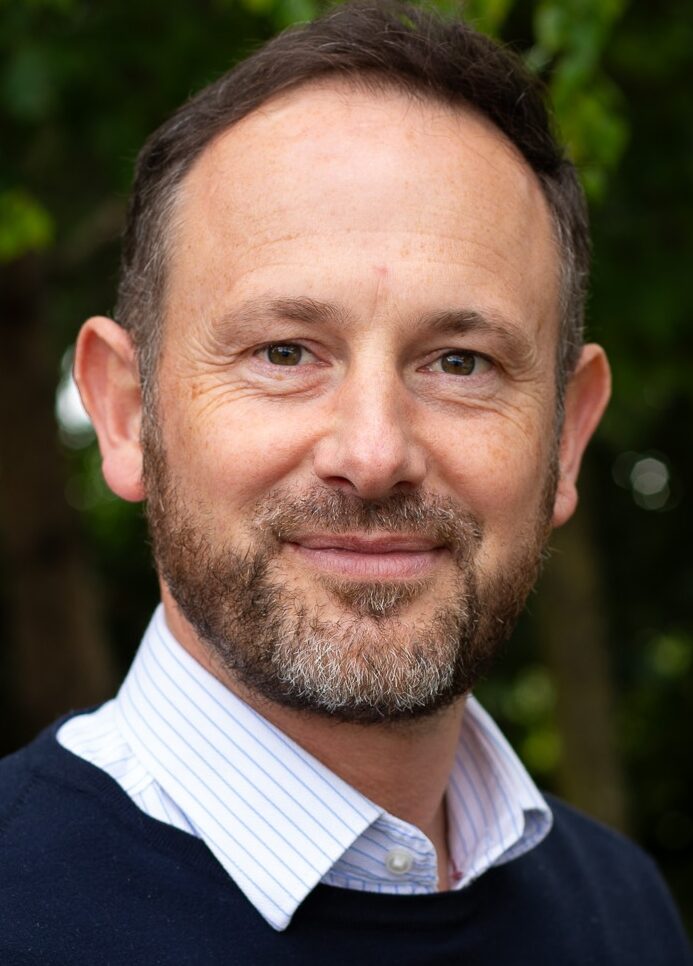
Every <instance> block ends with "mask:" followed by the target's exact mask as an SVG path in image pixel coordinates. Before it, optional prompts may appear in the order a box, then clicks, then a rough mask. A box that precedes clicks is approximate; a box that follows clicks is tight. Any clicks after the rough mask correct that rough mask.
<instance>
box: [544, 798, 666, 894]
mask: <svg viewBox="0 0 693 966" xmlns="http://www.w3.org/2000/svg"><path fill="white" fill-rule="evenodd" d="M546 798H547V801H548V802H549V805H550V806H551V811H552V812H553V816H554V826H553V829H552V831H551V833H550V835H549V836H548V838H547V840H546V846H547V851H549V852H551V854H552V859H553V861H554V862H559V863H560V864H561V866H562V867H564V868H565V869H568V868H572V869H574V870H575V871H576V872H579V873H584V874H588V875H590V878H593V877H594V876H599V875H606V878H607V879H608V880H609V881H620V880H621V879H625V880H626V881H627V882H631V881H632V878H633V876H634V875H635V874H636V873H637V874H638V875H639V876H641V877H642V876H644V879H642V880H641V881H642V882H643V883H644V884H647V885H650V884H654V883H655V882H656V883H657V884H659V883H660V882H661V878H660V875H659V872H658V871H657V867H656V866H655V864H654V862H653V861H652V859H651V858H650V857H649V856H648V855H647V853H646V852H644V851H643V850H642V849H641V848H640V847H639V846H638V845H636V844H635V843H634V842H632V841H631V840H630V839H628V838H626V837H625V836H624V835H622V834H621V833H620V832H616V831H614V829H611V828H609V827H608V826H606V825H603V824H602V823H601V822H598V821H596V820H595V819H593V818H590V817H589V816H587V815H585V814H584V813H582V812H580V811H578V809H576V808H573V807H572V806H571V805H568V804H567V803H566V802H563V801H561V800H560V799H557V798H554V797H553V796H550V795H547V796H546Z"/></svg>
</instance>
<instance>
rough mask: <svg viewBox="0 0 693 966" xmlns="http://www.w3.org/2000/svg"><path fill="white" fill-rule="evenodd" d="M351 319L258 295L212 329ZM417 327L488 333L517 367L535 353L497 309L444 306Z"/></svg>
mask: <svg viewBox="0 0 693 966" xmlns="http://www.w3.org/2000/svg"><path fill="white" fill-rule="evenodd" d="M350 320H351V316H350V315H349V313H348V312H347V311H346V310H345V309H344V308H343V307H342V306H340V305H338V304H336V303H334V302H325V301H322V300H320V299H313V298H309V297H307V296H300V297H298V298H275V297H271V296H260V297H259V298H252V299H248V300H247V301H245V302H242V303H241V304H240V305H239V306H238V307H237V308H236V309H233V310H232V311H230V312H227V313H225V314H224V315H223V316H221V318H219V319H218V320H217V321H216V322H215V323H214V328H215V330H216V331H217V333H218V334H219V335H222V336H223V335H225V334H227V333H228V335H231V334H232V333H233V332H236V333H237V332H238V331H239V330H241V331H242V330H243V329H244V328H246V327H254V326H257V325H258V324H262V323H263V322H274V321H277V322H281V321H283V322H302V323H306V324H308V325H320V324H323V325H324V324H332V325H337V326H339V327H343V326H346V325H347V324H348V323H349V322H350ZM417 327H418V328H420V329H421V330H422V331H424V332H436V333H439V334H440V335H451V336H452V335H455V336H466V335H469V334H471V333H478V334H481V335H488V336H490V337H491V338H492V339H493V340H494V341H495V342H496V343H497V344H499V345H500V347H501V351H502V352H503V353H504V354H505V355H507V356H508V357H509V358H511V359H512V360H513V362H514V363H515V364H516V365H519V366H520V367H525V366H530V365H531V363H532V361H533V360H534V358H535V356H536V351H535V348H534V346H533V344H532V340H531V339H530V338H529V337H528V336H527V335H526V334H525V333H524V332H523V331H522V329H521V328H520V327H519V325H518V324H517V323H515V322H511V321H510V320H509V319H506V318H504V317H502V316H501V315H499V314H498V313H496V312H494V313H485V312H479V311H477V310H475V309H446V310H443V311H439V312H433V313H426V314H424V315H422V316H420V317H419V318H418V319H417Z"/></svg>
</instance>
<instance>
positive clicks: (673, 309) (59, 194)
mask: <svg viewBox="0 0 693 966" xmlns="http://www.w3.org/2000/svg"><path fill="white" fill-rule="evenodd" d="M437 6H439V7H441V8H443V9H444V10H446V11H451V12H460V11H463V12H464V14H465V16H466V17H467V18H469V19H471V20H472V21H473V22H475V23H476V24H477V25H478V26H479V27H480V28H481V29H483V30H485V31H487V32H489V33H491V34H493V35H495V36H497V37H500V38H501V39H503V40H504V41H506V42H509V43H511V44H512V45H513V46H514V47H515V48H516V49H517V50H519V51H520V52H521V53H522V55H523V56H524V57H525V58H526V59H527V61H528V63H529V64H530V66H531V67H532V69H533V70H535V71H537V72H538V73H540V74H541V75H542V77H544V78H545V80H546V82H547V84H548V86H549V88H550V90H551V93H552V96H553V100H554V104H555V107H556V112H557V116H558V121H559V124H560V127H561V130H562V133H563V136H564V139H565V140H566V141H567V143H568V145H569V148H570V152H571V154H572V157H573V158H574V160H575V161H576V162H577V163H578V165H579V167H580V171H581V173H582V177H583V180H584V184H585V187H586V189H587V192H588V195H589V198H590V202H591V206H592V218H593V231H594V278H593V294H592V297H591V300H590V305H589V329H590V335H591V337H592V338H594V339H595V340H598V341H600V342H601V343H603V344H604V345H605V346H606V348H607V350H608V353H609V355H610V357H611V361H612V365H613V369H614V401H613V403H612V405H611V407H610V409H609V412H608V414H607V417H606V419H605V421H604V424H603V425H602V427H601V429H600V431H599V434H598V437H597V439H596V442H595V443H594V445H593V446H592V448H591V451H590V453H589V456H588V459H587V461H586V465H585V467H584V473H583V479H582V490H581V493H582V502H581V505H580V509H579V512H578V514H577V516H576V518H575V519H574V520H573V521H572V522H571V523H570V524H569V525H568V526H567V527H565V528H564V529H563V530H562V531H560V532H558V533H556V535H555V538H554V540H553V547H554V552H553V555H552V557H551V560H550V562H549V564H548V565H547V567H546V570H545V574H544V576H543V578H542V582H541V586H540V588H539V591H538V592H537V593H536V594H535V595H533V596H532V598H531V600H530V604H529V608H528V613H527V614H526V616H525V618H523V621H522V623H521V625H520V627H519V628H518V631H517V633H516V635H515V638H514V640H513V642H512V644H511V646H510V647H509V648H508V649H507V653H506V655H505V657H504V659H503V660H502V661H501V662H500V664H499V665H498V667H497V668H496V670H495V672H494V674H493V675H492V677H491V678H490V679H489V680H488V681H487V682H485V683H484V684H483V686H482V687H481V688H480V689H479V692H478V693H479V696H480V697H481V699H482V700H483V701H484V703H485V704H486V706H487V707H488V708H489V709H490V710H491V711H492V713H493V714H494V715H495V716H496V717H497V719H498V720H499V722H500V724H501V726H502V727H503V728H504V730H505V731H506V733H507V734H508V735H509V737H510V738H511V740H512V741H513V742H514V744H515V747H516V748H518V750H519V751H520V753H521V755H522V756H523V758H524V760H525V762H526V764H527V765H528V767H529V768H530V770H531V771H532V773H533V774H534V776H535V778H536V779H537V781H538V782H539V783H540V785H541V786H542V787H543V788H546V789H548V790H551V791H554V792H557V793H558V794H560V795H562V796H564V797H565V798H567V799H568V800H570V801H571V802H573V803H575V804H576V805H578V806H579V807H581V808H583V809H584V810H586V811H587V812H589V813H590V814H592V815H594V816H596V817H598V818H601V819H603V820H604V821H607V822H608V823H610V824H611V825H615V826H617V827H619V828H621V829H623V830H625V831H627V832H628V834H630V835H631V836H632V837H634V838H635V839H636V840H637V841H639V842H640V843H641V844H642V845H643V846H645V848H647V849H648V850H649V851H650V853H652V854H653V855H654V856H655V858H656V859H657V861H658V862H659V864H660V867H661V868H662V870H663V872H664V874H665V877H666V878H667V880H668V882H669V884H670V886H671V888H672V889H673V891H674V893H675V895H676V897H677V899H678V902H679V904H680V906H681V908H682V910H683V913H684V916H685V918H686V919H687V922H688V925H689V928H693V756H692V755H691V750H690V749H691V743H692V742H691V739H692V738H693V525H692V523H693V516H692V514H691V496H692V495H693V494H692V493H691V489H690V480H691V466H692V463H693V454H692V452H691V444H690V439H691V424H692V423H693V352H692V350H693V295H692V293H691V288H692V285H691V281H692V276H693V231H692V229H691V226H692V225H693V112H692V111H691V105H690V101H691V98H692V96H693V5H692V4H690V2H688V0H661V2H660V3H658V4H657V5H656V13H655V9H654V6H653V5H652V4H650V3H648V2H647V0H558V2H552V0H469V2H467V3H465V4H459V3H451V2H440V3H438V4H437ZM323 7H324V4H323V3H321V2H319V0H187V2H179V3H176V4H171V3H170V2H168V0H147V2H146V3H142V2H141V0H118V2H115V0H110V2H109V0H99V2H96V0H92V2H88V0H0V51H1V54H0V333H1V336H2V339H1V341H0V413H1V416H0V754H4V753H8V752H10V751H12V750H13V749H15V748H17V747H19V746H20V745H21V744H23V743H24V742H26V741H27V740H29V739H30V738H31V737H32V736H33V735H34V734H35V733H36V731H37V730H38V729H39V728H41V727H42V726H44V725H46V724H48V723H49V722H50V721H51V720H53V718H54V717H56V716H57V715H58V714H60V713H62V712H64V711H66V710H68V709H70V708H78V707H83V706H86V705H90V704H94V703H97V702H99V701H101V700H103V699H104V698H107V697H109V696H110V695H112V693H113V692H114V690H115V688H116V687H117V684H118V681H119V680H120V678H121V677H122V675H123V674H124V672H125V670H126V668H127V666H128V663H129V661H130V659H131V657H132V655H133V652H134V649H135V647H136V645H137V643H138V642H139V638H140V635H141V633H142V630H143V629H144V627H145V624H146V622H147V620H148V618H149V615H150V612H151V610H152V608H153V606H154V603H155V601H156V597H157V591H156V583H155V579H154V573H153V570H152V567H151V564H150V561H149V552H148V547H147V538H146V533H145V529H144V526H143V520H142V514H141V510H140V508H139V507H133V506H131V505H126V504H124V503H122V502H120V501H118V500H116V499H115V498H114V497H113V496H112V495H111V494H110V493H109V492H108V491H107V489H106V487H105V485H104V483H103V480H102V478H101V474H100V465H99V455H98V451H97V449H96V446H95V444H94V437H93V433H92V431H91V429H90V426H89V423H88V421H87V419H86V418H85V415H84V413H83V411H82V409H81V406H80V403H79V398H78V396H77V393H76V391H75V389H74V386H73V384H72V382H71V376H70V367H71V358H72V345H73V343H74V339H75V335H76V332H77V329H78V327H79V325H80V323H81V322H82V321H83V320H84V319H85V318H86V317H87V316H88V315H90V314H94V313H108V312H109V311H110V309H111V307H112V305H113V302H114V296H115V285H116V276H117V264H118V238H119V233H120V230H121V227H122V222H123V214H124V208H125V202H126V197H127V192H128V187H129V183H130V178H131V173H132V166H133V162H134V159H135V156H136V154H137V151H138V150H139V148H140V146H141V145H142V143H143V141H144V139H145V138H146V136H147V135H148V134H149V133H150V132H151V131H152V130H153V129H154V128H155V127H156V126H157V125H158V124H159V123H160V122H161V121H162V120H163V119H164V118H165V117H166V116H167V114H168V113H169V112H170V111H171V110H172V109H173V108H174V107H176V106H177V105H178V104H179V103H180V102H181V101H182V100H183V99H185V98H186V97H187V96H188V95H189V94H191V93H192V92H194V91H195V90H196V89H198V88H199V87H201V86H203V85H204V84H206V83H208V82H209V81H211V80H213V79H214V78H216V77H217V76H218V75H219V74H220V73H222V72H224V71H225V70H226V69H227V68H228V67H229V66H230V65H231V64H233V63H234V61H236V60H237V59H238V58H240V57H242V56H244V55H245V54H247V53H248V52H249V51H251V50H252V49H253V48H254V47H255V46H256V45H258V44H259V43H261V42H262V41H264V40H265V39H267V38H269V37H270V36H271V35H272V34H273V33H274V32H276V31H277V30H278V29H280V28H282V27H284V26H286V25H287V24H290V23H292V22H294V21H296V20H306V19H310V18H311V17H313V16H314V15H315V14H316V13H317V12H319V11H320V10H321V9H323Z"/></svg>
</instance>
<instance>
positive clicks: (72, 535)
mask: <svg viewBox="0 0 693 966" xmlns="http://www.w3.org/2000/svg"><path fill="white" fill-rule="evenodd" d="M42 282H43V280H42V277H41V261H40V259H39V258H38V257H36V256H27V257H24V258H22V259H21V260H19V261H17V262H14V263H12V264H11V265H6V266H4V267H2V269H1V270H0V325H1V326H2V335H3V339H2V356H1V357H0V358H1V361H0V367H1V377H0V408H1V411H2V414H3V416H2V419H1V420H0V528H1V532H2V537H3V546H2V549H3V555H4V560H3V569H4V573H5V580H4V585H5V586H4V590H3V597H4V601H3V605H4V611H5V615H6V619H5V626H6V630H7V634H8V638H7V640H6V642H5V650H6V651H7V652H8V653H6V655H5V658H6V659H5V665H6V667H7V673H8V680H7V681H6V682H5V683H6V694H7V696H8V698H9V699H10V701H9V708H8V720H7V729H8V734H7V735H6V740H7V741H8V742H10V743H11V744H17V743H20V742H23V741H25V740H26V739H27V738H28V737H30V736H31V735H32V734H33V733H35V731H36V730H37V729H38V728H40V727H42V726H43V725H45V724H47V723H48V722H50V721H51V720H52V719H53V718H54V717H55V716H56V715H57V714H59V713H60V712H62V711H65V710H67V709H69V708H75V707H80V706H84V705H86V704H91V703H95V702H98V701H101V700H103V699H104V698H105V697H107V696H108V695H110V694H111V693H112V690H113V687H114V683H115V675H114V671H113V666H112V661H111V657H110V654H109V651H108V648H107V647H106V643H105V640H104V637H103V634H102V629H101V620H100V608H99V604H98V596H97V594H96V593H95V588H94V585H93V582H92V580H91V579H90V575H89V573H88V570H87V567H86V565H85V561H84V559H83V554H82V550H81V546H80V541H79V532H78V526H77V520H76V518H75V516H74V514H73V512H72V511H71V510H70V508H69V506H68V505H67V503H66V501H65V498H64V495H63V494H64V487H65V480H64V467H63V464H62V459H61V453H60V448H59V444H58V439H57V428H56V422H55V416H54V403H55V386H56V380H57V371H58V366H57V361H56V364H55V365H52V364H51V362H50V361H49V360H50V355H51V352H50V348H49V346H50V340H49V338H48V333H47V322H46V320H45V318H44V317H43V313H42V306H41V291H42ZM4 750H8V749H7V747H6V748H5V749H4Z"/></svg>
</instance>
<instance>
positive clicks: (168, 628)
mask: <svg viewBox="0 0 693 966" xmlns="http://www.w3.org/2000/svg"><path fill="white" fill-rule="evenodd" d="M587 259H588V239H587V229H586V219H585V211H584V202H583V199H582V195H581V193H580V189H579V187H578V183H577V180H576V176H575V172H574V170H573V168H572V167H571V165H570V164H569V163H568V162H567V161H566V160H564V159H563V157H562V155H561V152H560V150H559V148H558V147H557V146H556V144H555V143H554V141H553V139H552V137H551V134H550V132H549V127H548V121H547V117H546V113H545V111H544V108H543V106H542V103H541V98H540V94H539V93H538V91H537V89H536V86H535V84H534V82H533V81H532V80H531V79H530V78H528V77H527V76H526V75H525V73H524V72H523V71H522V69H521V68H520V67H519V66H518V64H517V63H516V62H515V60H514V59H513V58H511V57H510V56H509V55H508V54H507V53H505V52H503V51H502V50H501V49H499V48H497V47H496V46H494V45H493V44H492V43H491V42H490V41H488V40H487V39H484V38H483V37H481V36H479V35H478V34H476V33H475V32H474V31H472V30H471V29H470V28H469V27H467V26H464V25H461V24H448V23H444V22H440V21H438V20H437V19H435V18H433V17H432V16H429V15H428V14H424V13H422V12H420V11H417V10H416V9H410V8H405V7H399V6H383V5H381V6H374V7H371V6H343V7H340V8H337V9H336V10H335V11H334V12H333V13H331V14H328V15H327V16H326V17H324V18H323V19H322V20H320V21H318V22H316V23H315V24H313V25H307V26H304V27H301V28H299V29H298V30H295V31H293V32H290V33H287V34H285V35H282V36H281V37H279V38H278V39H276V40H275V41H273V42H272V43H271V44H269V45H268V46H267V47H266V48H265V49H264V50H262V51H260V52H259V53H256V54H255V55H253V56H252V57H250V58H249V59H248V60H247V61H245V62H244V63H243V64H242V65H240V67H238V68H237V69H236V70H235V71H233V72H231V73H230V74H228V75H226V76H225V77H223V78H221V79H220V80H219V81H218V82H216V83H215V84H213V85H212V86H211V87H209V88H207V89H206V90H204V91H202V92H201V93H200V94H199V95H198V96H197V97H196V98H195V99H193V100H192V101H191V102H190V103H189V104H187V105H185V106H184V107H183V108H181V109H180V111H178V112H177V114H176V115H174V117H173V118H172V119H171V120H170V121H168V122H167V123H166V124H165V125H164V126H163V127H162V128H161V129H160V130H159V131H158V132H156V133H155V134H154V136H153V137H152V138H151V139H150V141H149V142H148V144H147V145H146V146H145V148H144V150H143V152H142V155H141V156H140V160H139V164H138V170H137V176H136V182H135V187H134V192H133V199H132V203H131V207H130V212H129V220H128V226H127V231H126V238H125V251H124V262H123V273H122V278H121V286H120V293H119V303H118V307H117V310H116V313H115V314H116V320H115V321H114V320H110V319H106V318H93V319H90V320H89V321H88V322H87V323H86V324H85V326H84V327H83V329H82V332H81V335H80V339H79V345H78V351H77V358H76V376H77V379H78V383H79V386H80V389H81V392H82V395H83V398H84V401H85V403H86V405H87V408H88V409H89V412H90V414H91V416H92V419H93V421H94V425H95V427H96V431H97V434H98V437H99V444H100V448H101V454H102V457H103V471H104V475H105V478H106V480H107V482H108V484H109V486H110V487H111V488H112V489H113V491H114V492H115V493H117V494H118V495H119V496H121V497H122V498H124V499H126V500H135V501H138V500H146V506H147V514H148V519H149V523H150V529H151V535H152V541H153V548H154V554H155V559H156V563H157V569H158V573H159V577H160V583H161V594H162V606H161V608H160V609H159V610H158V611H157V613H156V614H155V616H154V618H153V621H152V624H151V626H150V628H149V630H148V631H147V633H146V635H145V638H144V641H143V644H142V647H141V649H140V651H139V653H138V656H137V657H136V660H135V663H134V665H133V668H132V669H131V671H130V673H129V675H128V677H127V679H126V681H125V683H124V685H123V687H122V689H121V691H120V692H119V694H118V696H117V698H116V699H115V700H114V701H112V702H109V703H108V704H106V705H104V706H103V707H101V708H99V709H97V710H96V711H92V712H90V713H83V714H79V715H73V716H71V717H69V718H68V719H67V720H64V721H62V722H59V723H58V725H56V726H55V727H54V728H52V729H50V730H49V731H48V732H47V733H46V734H44V735H43V736H41V737H40V738H39V739H38V740H37V742H35V743H34V745H32V746H31V747H30V748H28V749H26V750H24V751H23V752H20V753H19V754H18V755H16V756H14V757H13V758H10V759H8V760H7V761H6V762H5V763H4V764H3V766H2V771H0V775H2V785H1V787H2V792H1V797H0V829H2V843H3V849H2V854H3V859H2V860H0V861H1V862H2V876H1V877H0V881H2V886H1V887H0V889H1V890H2V898H3V917H4V919H3V930H2V936H1V938H0V951H1V952H2V954H3V955H2V957H0V958H2V961H3V962H7V963H41V964H45V963H67V962H69V963H71V964H79V963H90V964H93V963H95V962H104V963H106V962H108V963H111V964H116V963H118V964H120V963H167V964H168V963H176V964H178V963H217V962H219V963H221V962H224V963H272V964H274V963H284V962H287V963H288V962H291V963H313V962H316V963H318V962H319V963H324V962H327V961H332V962H335V963H347V962H349V963H353V962H359V963H376V962H382V961H394V962H402V963H458V962H460V963H462V962H468V963H523V964H524V963H529V962H532V963H551V964H556V963H586V962H594V963H600V964H603V963H633V962H639V963H640V962H642V963H662V964H665V963H666V964H675V963H684V962H688V954H687V951H686V941H685V939H684V937H683V933H682V931H681V927H680V925H679V924H678V921H677V918H676V914H675V912H674V911H673V908H672V905H671V901H670V899H669V898H668V896H667V894H666V891H665V889H664V888H663V886H662V885H661V882H660V880H659V878H658V876H657V873H656V872H655V871H654V869H653V867H652V865H651V863H650V862H649V860H648V859H646V858H645V857H643V856H642V855H641V854H640V853H639V852H638V850H636V849H635V848H634V847H633V846H631V845H629V844H627V843H625V842H624V841H622V840H621V839H620V838H618V837H616V836H615V835H613V834H612V833H610V832H608V831H607V830H605V829H602V828H600V827H598V826H596V825H594V824H593V823H591V822H590V821H588V820H587V819H585V818H583V817H581V816H578V815H577V814H575V813H573V812H572V811H571V810H570V809H569V808H567V806H565V805H563V804H561V803H559V802H556V801H551V803H550V804H549V803H547V801H546V800H545V799H544V798H543V797H542V796H541V795H540V793H539V792H538V791H537V789H536V788H535V787H534V785H533V784H532V782H531V780H530V779H529V776H528V775H527V774H526V772H525V771H524V770H523V768H522V766H521V765H520V763H519V761H518V760H517V759H516V758H515V756H514V755H513V753H512V751H511V750H510V748H509V747H508V746H507V744H506V743H505V741H504V739H503V738H502V736H501V735H500V734H499V732H498V730H497V729H496V727H495V725H494V724H493V722H492V721H491V720H490V719H489V718H488V716H487V715H486V714H485V713H484V712H483V711H482V710H481V708H480V707H479V706H478V705H477V704H476V703H475V701H474V699H473V698H472V697H471V696H470V691H471V688H472V687H473V685H474V683H475V682H476V681H477V680H478V678H479V676H480V675H481V674H482V673H483V672H484V671H485V669H486V668H487V667H488V666H489V664H490V662H491V659H492V658H493V656H494V654H495V653H496V652H497V650H498V648H499V647H500V645H501V644H502V642H503V641H504V640H505V639H506V638H507V636H508V635H509V633H510V631H511V630H512V627H513V624H514V622H515V619H516V618H517V616H518V614H519V612H520V610H521V608H522V606H523V604H524V600H525V598H526V596H527V594H528V592H529V590H530V589H531V587H532V585H533V583H534V581H535V578H536V574H537V570H538V566H539V560H540V558H541V555H542V551H543V548H544V547H545V544H546V540H547V536H548V534H549V532H550V530H551V528H552V527H554V526H558V525H560V524H562V523H563V522H565V521H566V520H567V519H568V518H569V517H570V515H571V514H572V512H573V510H574V508H575V504H576V499H577V496H576V477H577V473H578V468H579V464H580V459H581V456H582V453H583V450H584V448H585V445H586V444H587V442H588V439H589V437H590V436H591V434H592V432H593V430H594V428H595V426H596V425H597V423H598V421H599V418H600V416H601V414H602V412H603V410H604V407H605V405H606V401H607V398H608V394H609V373H608V367H607V363H606V360H605V357H604V353H603V351H602V350H601V349H600V348H599V347H597V346H595V345H586V346H585V345H583V344H582V335H581V320H582V308H583V299H584V287H585V278H586V272H587Z"/></svg>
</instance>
